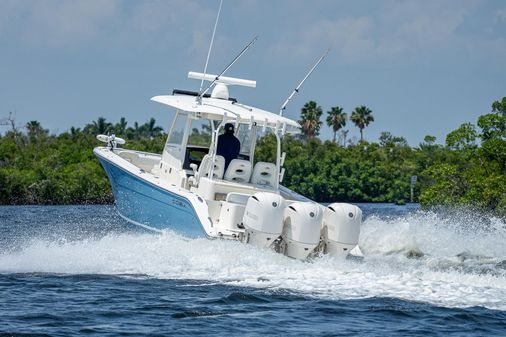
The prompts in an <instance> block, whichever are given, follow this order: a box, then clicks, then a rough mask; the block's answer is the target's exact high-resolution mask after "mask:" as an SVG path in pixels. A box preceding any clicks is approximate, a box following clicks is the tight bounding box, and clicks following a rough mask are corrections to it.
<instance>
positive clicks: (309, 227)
mask: <svg viewBox="0 0 506 337" xmlns="http://www.w3.org/2000/svg"><path fill="white" fill-rule="evenodd" d="M322 213H323V212H322V208H321V206H320V205H318V204H316V203H313V202H294V203H292V204H290V205H289V206H288V207H287V208H286V209H285V215H284V220H283V223H284V227H283V233H282V238H283V242H284V243H285V255H286V256H289V257H292V258H295V259H300V260H304V259H306V258H307V257H308V255H309V254H311V252H312V251H313V250H314V249H315V248H316V246H318V243H319V242H320V224H321V221H322Z"/></svg>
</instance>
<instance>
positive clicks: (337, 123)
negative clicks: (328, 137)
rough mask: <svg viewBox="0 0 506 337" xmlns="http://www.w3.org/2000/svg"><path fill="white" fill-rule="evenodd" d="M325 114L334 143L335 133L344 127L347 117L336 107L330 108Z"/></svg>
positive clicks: (341, 109)
mask: <svg viewBox="0 0 506 337" xmlns="http://www.w3.org/2000/svg"><path fill="white" fill-rule="evenodd" d="M327 114H328V116H327V125H328V126H330V127H331V128H332V131H333V132H334V138H333V141H334V143H335V142H336V134H337V131H339V130H340V129H341V128H343V127H345V126H346V120H347V119H348V115H347V114H346V112H343V108H341V107H338V106H335V107H332V108H330V111H327Z"/></svg>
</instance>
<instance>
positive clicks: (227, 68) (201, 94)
mask: <svg viewBox="0 0 506 337" xmlns="http://www.w3.org/2000/svg"><path fill="white" fill-rule="evenodd" d="M256 40H258V36H255V37H254V38H253V40H251V42H250V43H248V44H247V45H246V47H244V48H243V49H242V50H241V52H240V53H239V54H238V55H237V56H236V57H235V58H234V59H233V60H232V62H230V63H229V64H228V66H226V67H225V69H223V71H222V72H221V73H220V74H219V75H218V76H216V78H215V79H214V80H213V81H212V82H211V84H209V86H208V87H207V89H206V90H204V91H203V92H201V93H200V94H199V95H198V96H197V101H198V102H199V103H201V102H202V97H203V96H204V95H205V94H206V93H207V92H208V91H209V89H211V87H212V86H213V84H214V83H216V81H218V80H219V79H220V77H221V76H223V74H225V73H226V72H227V70H229V69H230V67H232V66H233V65H234V63H235V62H236V61H237V60H238V59H239V58H240V57H241V56H242V55H243V54H244V53H245V52H246V51H247V50H248V49H249V48H250V47H251V46H252V45H253V44H254V43H255V42H256Z"/></svg>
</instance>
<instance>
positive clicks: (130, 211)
mask: <svg viewBox="0 0 506 337" xmlns="http://www.w3.org/2000/svg"><path fill="white" fill-rule="evenodd" d="M98 159H99V160H100V163H101V164H102V166H103V167H104V170H105V171H106V173H107V176H108V177H109V181H110V183H111V187H112V191H113V194H114V198H115V201H116V209H117V211H118V213H119V214H120V215H121V216H122V217H123V218H124V219H126V220H128V221H130V222H132V223H134V224H136V225H140V226H142V227H147V228H150V229H154V230H157V231H160V230H164V229H170V230H173V231H174V232H176V233H178V234H182V235H184V236H187V237H191V238H194V237H206V236H207V234H206V233H205V231H204V229H203V227H202V224H201V223H200V221H199V218H198V216H197V214H196V212H195V210H194V208H193V205H192V204H191V202H190V201H189V200H188V199H186V198H185V197H183V196H180V195H177V194H175V193H173V192H170V191H167V190H164V189H162V188H161V187H159V186H156V185H154V184H152V183H150V182H149V181H146V180H144V179H142V178H141V177H136V176H135V175H133V174H131V173H130V172H128V171H126V170H125V169H123V168H121V167H119V166H118V165H117V164H115V163H113V162H111V161H109V160H107V159H106V158H102V157H100V156H98Z"/></svg>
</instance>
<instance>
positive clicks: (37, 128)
mask: <svg viewBox="0 0 506 337" xmlns="http://www.w3.org/2000/svg"><path fill="white" fill-rule="evenodd" d="M26 130H27V133H28V138H29V139H30V141H32V142H33V141H35V140H36V139H38V138H40V137H42V136H46V135H47V134H48V130H46V129H44V128H43V127H42V126H41V125H40V123H39V122H37V121H30V122H28V123H26Z"/></svg>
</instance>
